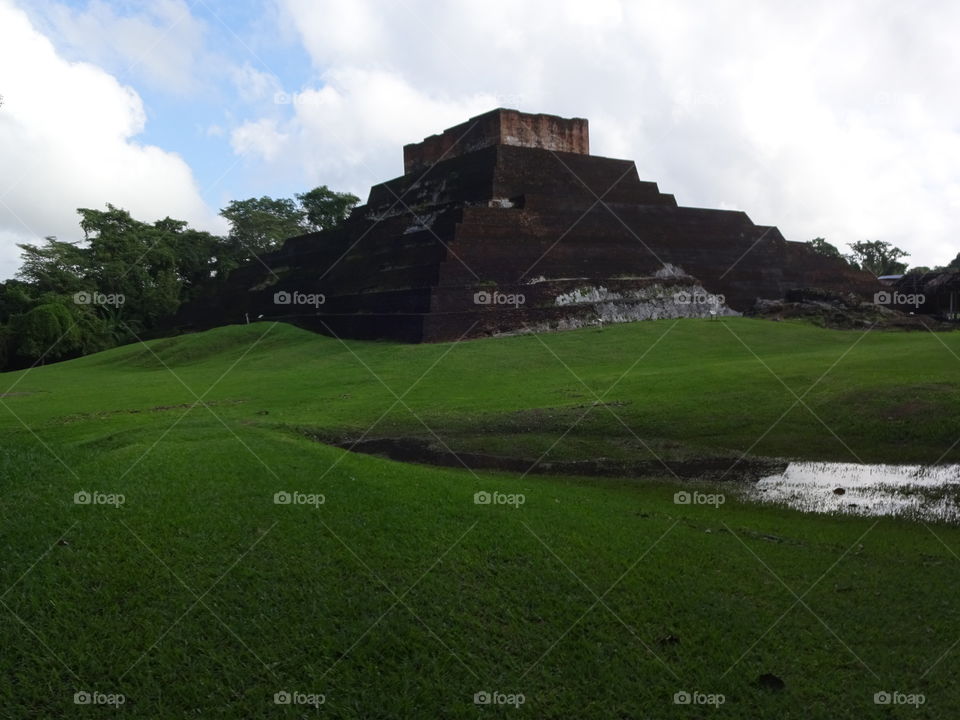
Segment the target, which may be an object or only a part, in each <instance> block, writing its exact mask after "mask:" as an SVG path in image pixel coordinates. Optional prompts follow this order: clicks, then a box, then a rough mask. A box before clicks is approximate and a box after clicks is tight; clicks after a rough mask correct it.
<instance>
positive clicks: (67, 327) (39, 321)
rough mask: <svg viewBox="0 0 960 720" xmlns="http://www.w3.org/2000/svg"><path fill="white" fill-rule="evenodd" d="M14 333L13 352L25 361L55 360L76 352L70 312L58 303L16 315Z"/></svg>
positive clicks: (75, 338)
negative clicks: (24, 358) (15, 338)
mask: <svg viewBox="0 0 960 720" xmlns="http://www.w3.org/2000/svg"><path fill="white" fill-rule="evenodd" d="M14 332H15V333H16V335H17V352H18V353H19V354H20V355H23V356H24V357H26V358H28V359H29V360H40V361H41V362H46V361H47V360H55V359H57V358H59V357H63V356H64V355H68V354H70V353H71V352H73V351H75V350H76V349H77V348H78V342H77V341H78V338H79V332H78V331H77V327H76V323H75V322H74V318H73V316H72V314H71V312H70V310H69V309H68V308H67V307H66V306H65V305H64V304H63V303H60V302H50V303H45V304H43V305H38V306H37V307H35V308H33V310H31V311H30V312H28V313H26V314H25V315H20V316H19V317H18V318H17V322H16V324H15V327H14Z"/></svg>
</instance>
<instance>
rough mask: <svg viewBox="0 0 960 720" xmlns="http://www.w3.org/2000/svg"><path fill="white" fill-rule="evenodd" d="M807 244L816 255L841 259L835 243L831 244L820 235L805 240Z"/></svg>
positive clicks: (841, 256)
mask: <svg viewBox="0 0 960 720" xmlns="http://www.w3.org/2000/svg"><path fill="white" fill-rule="evenodd" d="M807 245H809V246H810V248H811V249H812V250H813V251H814V252H815V253H817V254H818V255H824V256H825V257H833V258H841V259H843V255H842V254H841V253H840V251H839V250H838V249H837V247H836V246H835V245H831V244H830V243H828V242H827V241H826V240H824V239H823V238H822V237H818V238H814V239H813V240H810V241H809V242H807Z"/></svg>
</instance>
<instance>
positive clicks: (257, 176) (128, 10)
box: [0, 0, 960, 277]
mask: <svg viewBox="0 0 960 720" xmlns="http://www.w3.org/2000/svg"><path fill="white" fill-rule="evenodd" d="M958 32H960V3H956V2H951V1H950V0H945V1H943V2H924V1H923V0H920V1H919V2H916V3H910V4H905V3H900V2H881V1H880V0H877V1H874V2H866V1H861V2H843V1H842V0H829V1H827V2H820V1H819V0H808V1H807V2H804V3H772V2H769V1H768V0H762V1H759V2H750V1H748V0H743V1H741V2H725V1H722V0H721V1H713V0H712V1H711V2H705V1H703V0H699V1H697V2H682V1H671V2H663V1H662V0H656V1H655V2H646V1H644V0H622V1H618V0H586V1H583V0H543V1H540V0H510V1H509V2H507V1H505V0H504V1H502V0H483V1H482V2H481V1H479V0H473V1H466V2H442V3H440V2H435V1H431V0H264V1H263V2H246V1H245V0H193V1H192V2H191V1H190V0H142V1H137V0H61V1H56V0H0V95H2V96H3V104H2V106H0V277H9V276H11V275H12V274H13V273H14V272H15V270H16V268H17V266H18V254H19V252H18V250H17V248H16V245H15V243H17V242H35V241H37V240H39V239H41V238H42V237H44V236H46V235H56V236H58V237H60V238H61V239H78V238H79V228H78V225H77V216H76V213H75V209H76V208H77V207H103V205H104V204H105V203H107V202H110V203H113V204H115V205H119V206H121V207H124V208H127V209H129V210H130V211H131V212H132V213H133V214H134V215H135V216H136V217H138V218H140V219H143V220H148V221H152V220H155V219H157V218H160V217H163V216H166V215H170V216H172V217H176V218H182V219H186V220H189V221H190V222H191V223H192V224H193V225H194V226H197V227H200V228H204V229H209V230H212V231H222V230H223V228H224V226H223V224H222V221H221V220H220V219H219V218H218V217H217V210H218V209H219V208H220V207H222V206H223V205H224V204H225V203H226V202H228V201H229V200H231V199H236V198H245V197H251V196H259V195H272V196H290V195H292V194H293V193H294V192H299V191H302V190H306V189H309V188H311V187H314V186H315V185H318V184H327V185H330V186H331V187H334V188H337V189H343V190H350V191H352V192H354V193H356V194H357V195H360V196H361V197H366V193H367V190H368V188H369V186H370V185H371V184H372V183H374V182H377V181H381V180H385V179H388V178H391V177H394V176H397V175H399V174H401V168H402V151H401V146H402V145H403V144H404V143H407V142H413V141H416V140H419V139H421V138H422V137H424V136H426V135H429V134H431V133H434V132H437V131H439V130H442V129H443V128H445V127H448V126H450V125H454V124H456V123H458V122H461V121H463V120H465V119H467V118H468V117H470V116H471V115H475V114H478V113H480V112H483V111H485V110H488V109H491V108H493V107H498V106H506V107H516V108H518V109H520V110H524V111H527V112H546V113H554V114H558V115H564V116H578V117H586V118H589V120H590V132H591V150H592V152H593V153H594V154H597V155H606V156H611V157H622V158H630V159H633V160H636V162H637V165H638V168H639V170H640V175H641V177H642V178H643V179H647V180H655V181H657V182H658V183H659V184H660V187H661V189H662V190H664V191H665V192H671V193H674V194H675V195H676V196H677V199H678V201H679V202H680V203H681V204H683V205H693V206H704V207H721V208H736V209H742V210H745V211H746V212H747V213H748V214H749V215H750V216H751V218H753V220H754V221H756V222H758V223H764V224H775V225H778V226H779V227H780V229H781V230H782V231H783V233H784V235H785V236H786V237H787V238H788V239H791V240H808V239H810V238H812V237H815V236H823V237H826V238H827V239H828V240H829V241H831V242H833V243H834V244H836V245H838V246H840V247H841V248H843V249H846V248H845V244H846V243H849V242H853V241H856V240H862V239H879V240H887V241H890V242H893V243H894V244H896V245H899V246H900V247H903V248H904V249H906V250H907V251H909V252H910V253H911V254H912V256H911V258H910V261H911V263H912V264H915V265H920V264H923V265H928V264H929V265H933V264H937V263H944V262H946V261H948V260H950V259H952V258H953V257H954V256H955V255H956V254H957V253H958V252H960V235H958V233H957V228H958V227H960V93H957V92H956V84H957V78H958V77H960V49H958V46H957V44H956V43H957V40H956V38H957V35H958Z"/></svg>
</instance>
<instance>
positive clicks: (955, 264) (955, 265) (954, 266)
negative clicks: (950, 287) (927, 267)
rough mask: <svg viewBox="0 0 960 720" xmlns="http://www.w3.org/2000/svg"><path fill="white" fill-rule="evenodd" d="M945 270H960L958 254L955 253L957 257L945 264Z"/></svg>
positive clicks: (959, 256)
mask: <svg viewBox="0 0 960 720" xmlns="http://www.w3.org/2000/svg"><path fill="white" fill-rule="evenodd" d="M946 269H947V270H960V253H957V256H956V257H955V258H954V259H953V260H951V261H950V262H948V263H947V267H946Z"/></svg>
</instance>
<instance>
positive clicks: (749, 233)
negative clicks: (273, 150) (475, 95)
mask: <svg viewBox="0 0 960 720" xmlns="http://www.w3.org/2000/svg"><path fill="white" fill-rule="evenodd" d="M403 160H404V175H402V176H401V177H398V178H395V179H393V180H389V181H387V182H384V183H380V184H378V185H375V186H373V187H372V188H371V190H370V194H369V197H368V199H367V202H366V204H364V205H361V206H358V207H356V208H355V209H354V210H353V212H352V213H351V215H350V217H349V218H348V219H347V221H346V222H345V223H344V225H343V226H342V227H340V228H338V229H336V230H331V231H324V232H319V233H311V234H308V235H302V236H299V237H294V238H290V239H289V240H287V241H286V242H285V243H284V244H283V246H282V248H281V249H279V250H277V251H275V252H272V253H269V254H266V255H263V256H261V258H260V259H261V260H262V263H261V262H256V261H253V262H251V263H249V264H248V265H246V266H244V267H241V268H239V269H237V270H235V271H234V272H233V273H232V274H231V276H230V277H229V279H228V281H227V283H226V287H225V288H224V289H223V290H222V291H221V292H220V293H219V294H217V295H216V296H213V297H208V298H205V299H204V300H203V301H201V302H198V303H194V304H192V305H191V306H188V307H186V308H184V312H183V313H181V317H180V322H181V324H184V325H190V326H194V327H211V326H214V325H221V324H230V323H239V322H245V321H247V319H250V320H252V319H255V318H262V319H267V320H281V321H286V322H291V323H294V324H296V325H299V326H301V327H304V328H308V329H310V330H314V331H317V332H323V333H328V334H335V335H337V336H340V337H349V338H364V339H377V338H383V339H393V340H401V341H407V342H438V341H449V340H457V339H459V338H461V337H468V338H469V337H482V336H489V335H497V334H505V333H518V332H543V331H549V330H561V329H568V328H576V327H583V326H588V325H591V324H600V323H608V322H630V321H636V320H645V319H657V318H670V317H707V316H711V315H723V314H735V313H737V312H742V311H745V310H748V309H750V308H751V307H752V306H753V305H754V303H755V302H756V301H757V300H758V299H777V298H782V297H784V296H785V295H786V294H787V293H788V292H790V291H792V290H797V289H805V288H819V289H823V290H829V291H832V292H843V293H847V292H853V293H856V294H858V295H861V296H864V297H867V296H869V295H871V294H872V293H873V292H875V290H876V289H877V282H876V280H875V278H873V276H872V275H870V274H868V273H864V272H860V271H857V270H854V269H852V268H850V267H849V266H848V265H847V264H846V263H845V262H844V261H842V260H840V259H839V258H828V257H824V256H821V255H818V254H816V253H815V252H813V250H811V249H810V248H809V247H808V246H807V245H806V244H805V243H800V242H789V241H787V240H786V239H784V237H783V236H782V235H781V234H780V231H779V230H777V228H776V227H772V226H762V225H756V224H754V223H753V222H752V221H751V220H750V218H749V217H748V216H747V215H746V213H744V212H739V211H731V210H710V209H702V208H689V207H681V206H678V204H677V202H676V200H675V199H674V197H673V195H670V194H666V193H662V192H661V191H660V189H659V188H658V186H657V184H656V183H655V182H649V181H643V180H641V179H640V176H639V174H638V172H637V167H636V165H635V163H634V162H633V161H631V160H619V159H613V158H605V157H598V156H594V155H590V154H589V129H588V122H587V120H585V119H581V118H569V119H568V118H561V117H557V116H553V115H535V114H527V113H521V112H518V111H516V110H507V109H502V108H501V109H496V110H493V111H491V112H488V113H485V114H483V115H479V116H477V117H474V118H471V119H470V120H468V121H467V122H465V123H462V124H460V125H457V126H455V127H452V128H449V129H448V130H446V131H444V132H442V133H440V134H438V135H433V136H431V137H428V138H426V139H425V140H423V141H422V142H420V143H415V144H410V145H407V146H405V147H404V148H403ZM267 268H269V269H267Z"/></svg>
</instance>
